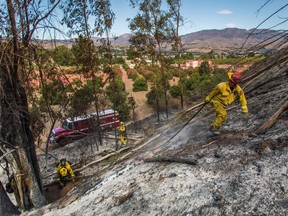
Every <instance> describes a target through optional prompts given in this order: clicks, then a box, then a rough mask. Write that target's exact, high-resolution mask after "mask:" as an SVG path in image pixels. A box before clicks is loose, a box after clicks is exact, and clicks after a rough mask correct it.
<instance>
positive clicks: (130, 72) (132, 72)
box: [127, 68, 138, 80]
mask: <svg viewBox="0 0 288 216" xmlns="http://www.w3.org/2000/svg"><path fill="white" fill-rule="evenodd" d="M127 76H128V78H129V79H132V80H135V79H136V78H137V77H138V72H137V70H135V69H133V68H129V69H128V70H127Z"/></svg>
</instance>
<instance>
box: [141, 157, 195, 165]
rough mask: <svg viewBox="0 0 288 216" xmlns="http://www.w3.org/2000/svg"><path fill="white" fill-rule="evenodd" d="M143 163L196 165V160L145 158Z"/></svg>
mask: <svg viewBox="0 0 288 216" xmlns="http://www.w3.org/2000/svg"><path fill="white" fill-rule="evenodd" d="M144 162H169V163H183V164H189V165H197V160H195V159H186V158H167V157H155V158H147V159H145V160H144Z"/></svg>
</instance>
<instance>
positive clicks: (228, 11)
mask: <svg viewBox="0 0 288 216" xmlns="http://www.w3.org/2000/svg"><path fill="white" fill-rule="evenodd" d="M217 13H218V14H224V15H227V14H232V13H233V12H232V11H230V10H227V9H224V10H220V11H218V12H217Z"/></svg>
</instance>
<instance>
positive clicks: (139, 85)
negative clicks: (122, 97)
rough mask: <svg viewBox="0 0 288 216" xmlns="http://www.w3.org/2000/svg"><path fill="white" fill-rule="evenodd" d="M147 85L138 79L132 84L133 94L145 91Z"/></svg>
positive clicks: (144, 81)
mask: <svg viewBox="0 0 288 216" xmlns="http://www.w3.org/2000/svg"><path fill="white" fill-rule="evenodd" d="M147 90H148V83H147V81H146V80H145V79H143V78H141V77H138V78H137V79H135V81H134V83H133V92H138V91H147Z"/></svg>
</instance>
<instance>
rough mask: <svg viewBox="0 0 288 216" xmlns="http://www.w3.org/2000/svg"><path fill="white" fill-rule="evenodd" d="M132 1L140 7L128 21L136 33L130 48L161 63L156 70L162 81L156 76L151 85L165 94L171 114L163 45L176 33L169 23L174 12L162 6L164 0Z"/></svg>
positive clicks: (155, 64)
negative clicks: (157, 80) (158, 80)
mask: <svg viewBox="0 0 288 216" xmlns="http://www.w3.org/2000/svg"><path fill="white" fill-rule="evenodd" d="M130 2H131V4H132V6H133V7H138V8H139V12H138V13H137V14H136V16H135V17H134V18H133V19H132V20H130V22H129V28H130V29H131V30H132V32H133V33H134V35H133V36H132V38H131V39H130V42H131V44H132V45H131V48H130V50H131V52H132V51H133V52H134V51H135V52H136V54H135V57H137V58H140V59H141V62H146V60H147V59H146V58H147V57H148V59H149V60H151V64H152V65H153V66H157V65H159V68H160V70H157V72H158V73H159V74H156V76H157V79H161V80H162V81H161V82H156V79H155V80H154V81H155V82H154V83H152V86H153V87H154V91H156V92H157V91H159V92H161V93H163V94H164V100H165V111H166V117H167V118H168V97H167V91H168V89H169V87H168V85H167V83H168V82H167V78H168V76H167V75H166V69H167V64H166V63H167V62H168V61H166V59H165V55H164V51H163V49H162V48H163V44H164V43H166V42H168V41H170V40H171V38H172V37H173V33H172V28H171V25H170V24H171V16H172V13H171V12H170V11H169V9H167V10H163V7H162V6H163V4H162V1H161V0H130ZM169 2H172V1H169ZM146 63H147V62H146ZM159 85H160V86H159ZM160 89H161V90H160ZM162 90H164V91H162ZM158 95H159V94H158V93H156V94H155V96H156V97H155V100H156V110H157V118H158V121H160V116H159V98H158Z"/></svg>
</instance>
